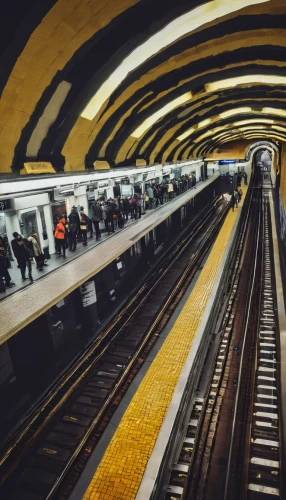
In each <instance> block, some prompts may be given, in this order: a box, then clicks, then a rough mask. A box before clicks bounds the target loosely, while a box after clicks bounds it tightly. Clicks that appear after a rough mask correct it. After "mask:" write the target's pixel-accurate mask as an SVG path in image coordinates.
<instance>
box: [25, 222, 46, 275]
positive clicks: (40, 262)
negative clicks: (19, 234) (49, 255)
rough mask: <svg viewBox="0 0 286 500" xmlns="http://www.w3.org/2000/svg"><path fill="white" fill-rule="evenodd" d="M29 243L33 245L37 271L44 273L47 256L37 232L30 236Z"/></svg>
mask: <svg viewBox="0 0 286 500" xmlns="http://www.w3.org/2000/svg"><path fill="white" fill-rule="evenodd" d="M28 241H29V242H30V243H31V245H32V249H33V257H35V261H36V263H37V269H39V271H42V270H43V268H44V266H46V264H45V255H44V252H43V250H42V247H41V245H40V242H39V237H38V235H37V233H36V232H35V231H34V232H33V233H32V234H31V235H30V236H29V238H28Z"/></svg>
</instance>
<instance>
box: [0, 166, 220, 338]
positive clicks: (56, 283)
mask: <svg viewBox="0 0 286 500" xmlns="http://www.w3.org/2000/svg"><path fill="white" fill-rule="evenodd" d="M219 176H220V174H219V173H215V174H214V175H213V176H212V177H210V178H209V179H208V180H206V181H204V182H201V183H200V184H197V185H196V186H195V187H194V188H192V189H190V190H189V191H187V192H185V193H183V194H181V195H180V196H178V197H177V198H175V199H174V200H172V201H171V202H169V203H166V204H165V205H163V206H161V207H158V209H154V210H153V211H152V212H149V213H148V214H147V215H146V216H144V217H142V218H141V219H140V220H138V221H136V222H135V223H132V224H130V225H128V226H127V227H126V228H124V229H123V230H120V232H119V231H117V232H116V233H115V234H114V236H112V237H110V236H109V237H108V236H106V237H105V238H102V240H100V241H99V242H97V243H96V244H95V245H94V246H93V247H92V246H91V245H90V246H89V247H88V248H87V249H85V251H84V252H83V253H81V255H78V256H77V255H76V256H75V258H72V259H71V260H70V261H67V262H65V264H64V265H63V259H62V257H61V258H59V265H54V266H53V265H49V271H46V272H45V271H44V272H45V275H43V277H41V279H37V280H35V282H34V283H33V284H31V285H28V286H26V287H25V288H24V289H20V290H19V291H16V293H12V294H11V295H10V296H8V297H7V298H6V299H4V300H3V301H2V302H1V313H2V317H3V318H4V320H3V321H1V324H0V344H2V343H3V342H5V341H6V340H8V339H9V338H10V337H12V336H13V335H14V334H15V333H17V332H18V331H20V330H21V329H22V328H23V327H24V326H26V325H28V324H29V323H31V322H32V321H33V320H34V319H36V318H37V317H39V316H40V315H41V314H43V313H44V312H46V311H47V310H48V309H49V308H51V307H52V306H53V305H54V304H57V303H58V302H59V301H60V300H62V299H63V298H64V297H66V296H67V295H68V294H69V293H71V292H72V291H73V290H75V289H76V288H77V287H78V286H80V285H81V284H83V283H84V282H86V281H87V280H88V279H90V278H91V277H93V276H94V275H95V274H96V273H98V272H99V271H100V270H102V269H103V268H105V267H106V266H107V265H108V264H109V263H111V262H113V261H114V260H115V259H116V258H117V257H119V256H120V255H122V254H123V253H124V252H125V251H126V250H128V249H129V248H130V247H131V246H132V245H134V244H135V243H136V242H137V241H138V240H140V239H141V238H142V237H143V236H145V234H147V233H149V232H150V231H152V230H153V229H154V228H155V227H156V226H158V225H159V224H160V223H161V222H163V221H164V220H166V219H167V218H168V217H169V216H170V215H171V214H172V213H174V212H175V211H176V210H178V209H179V208H180V207H181V206H183V205H184V204H185V203H187V202H189V201H190V200H191V199H192V198H194V197H195V196H196V195H198V194H199V193H200V192H201V191H203V190H204V189H205V188H206V186H209V185H210V184H212V183H213V182H214V181H215V180H216V179H217V178H218V177H219ZM111 241H112V245H111ZM55 259H56V262H58V259H57V258H55ZM67 260H68V259H67ZM14 267H15V264H14ZM15 270H17V271H19V270H18V269H17V268H16V269H15ZM52 271H56V280H55V272H52ZM12 291H13V289H12ZM19 294H21V295H19ZM15 311H17V314H15Z"/></svg>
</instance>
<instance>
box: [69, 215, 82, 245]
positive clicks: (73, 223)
mask: <svg viewBox="0 0 286 500" xmlns="http://www.w3.org/2000/svg"><path fill="white" fill-rule="evenodd" d="M68 220H69V231H70V247H69V249H70V251H71V252H75V250H76V242H77V235H78V232H79V226H80V220H79V215H78V211H77V208H76V206H75V205H74V206H73V207H72V209H71V213H70V214H69V216H68Z"/></svg>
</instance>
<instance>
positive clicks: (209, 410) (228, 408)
mask: <svg viewBox="0 0 286 500" xmlns="http://www.w3.org/2000/svg"><path fill="white" fill-rule="evenodd" d="M260 193H262V194H260ZM269 195H270V191H268V189H264V190H261V189H259V187H258V186H254V189H253V190H252V194H251V201H250V207H249V209H248V215H247V217H246V220H245V223H244V229H243V230H242V234H241V238H240V243H239V245H238V250H237V255H236V261H235V264H234V278H233V282H232V287H231V291H230V295H229V299H228V301H227V304H226V309H225V312H224V316H223V319H222V321H221V324H220V331H221V340H220V343H219V348H218V352H217V356H216V359H215V363H214V367H213V372H212V374H211V377H210V382H209V389H208V392H207V394H206V395H205V398H204V399H201V401H200V404H199V407H198V402H197V401H195V404H194V407H193V408H192V413H191V414H190V425H189V427H188V434H187V436H186V440H185V441H184V444H183V450H184V449H185V450H186V449H187V450H188V453H185V454H182V455H181V456H180V458H179V461H178V463H177V464H176V467H175V469H174V470H173V472H172V475H171V480H170V484H169V487H168V490H167V494H166V499H170V498H172V499H175V498H176V499H181V498H184V499H185V498H186V499H188V500H191V499H192V500H193V499H196V500H200V499H201V500H202V499H206V500H212V499H217V498H220V499H224V500H240V499H249V500H260V499H264V500H268V498H269V499H270V498H274V497H276V498H281V497H280V476H279V471H280V440H279V404H278V374H277V341H278V339H277V334H278V326H277V325H278V323H277V317H276V314H277V311H276V294H275V277H274V276H275V275H274V267H273V265H274V264H273V249H272V235H271V219H270V208H269ZM250 212H251V213H250ZM198 408H199V410H200V411H199V414H197V418H195V419H194V411H198ZM182 457H183V459H182ZM182 467H183V469H181V468H182ZM176 469H177V470H176Z"/></svg>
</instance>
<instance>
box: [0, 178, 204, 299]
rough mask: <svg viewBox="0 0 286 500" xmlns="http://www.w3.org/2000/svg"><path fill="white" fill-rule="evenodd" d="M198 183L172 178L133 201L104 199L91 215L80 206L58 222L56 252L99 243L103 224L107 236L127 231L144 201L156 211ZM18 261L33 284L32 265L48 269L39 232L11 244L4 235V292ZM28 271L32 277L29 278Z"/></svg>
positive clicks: (0, 251) (0, 280)
mask: <svg viewBox="0 0 286 500" xmlns="http://www.w3.org/2000/svg"><path fill="white" fill-rule="evenodd" d="M195 184H196V178H195V176H194V175H191V176H188V175H183V176H182V177H181V178H180V179H172V180H169V181H168V182H164V183H152V182H150V184H149V185H147V186H146V191H145V193H144V194H143V195H139V194H136V193H135V194H134V195H133V196H132V197H129V198H128V197H120V196H118V197H116V198H110V199H109V200H105V199H104V198H103V197H100V198H99V199H98V200H96V201H94V203H93V204H92V205H91V207H90V212H89V215H87V213H86V212H85V209H84V207H80V211H78V208H77V207H76V206H73V207H72V209H71V212H70V214H69V215H68V216H67V215H66V214H63V215H62V216H61V217H60V218H59V219H58V220H57V221H56V223H55V226H56V227H55V234H54V236H55V246H56V253H57V254H58V255H62V257H63V258H65V257H66V250H67V249H69V251H71V252H75V251H76V248H77V244H78V243H82V244H83V245H85V246H86V245H87V243H88V236H89V238H93V234H94V233H95V237H96V240H99V239H100V238H101V229H100V225H101V222H102V221H103V222H104V226H105V230H106V232H107V234H111V233H114V231H115V230H116V229H117V228H118V229H123V228H124V225H125V223H126V222H127V221H128V220H129V219H133V220H137V219H140V218H141V212H142V200H143V199H144V206H145V210H153V209H154V208H156V207H158V206H159V205H163V203H165V202H167V201H170V200H172V199H173V198H174V197H175V196H178V195H179V194H182V193H184V192H185V191H187V190H188V189H190V188H191V187H193V186H194V185H195ZM14 258H15V259H16V261H17V265H18V268H19V269H20V273H21V277H22V280H23V281H25V280H27V279H29V280H30V281H33V276H32V263H35V264H36V268H37V270H38V271H42V270H43V269H44V267H46V266H47V260H46V259H45V255H44V252H43V249H42V246H41V243H40V238H39V235H38V234H37V233H36V232H35V231H33V232H32V233H31V234H30V236H29V237H27V238H24V237H23V236H22V235H21V234H19V233H17V232H14V233H13V240H12V241H11V245H10V244H9V241H8V238H7V236H5V237H1V236H0V292H4V291H5V290H6V288H10V287H13V286H16V284H15V283H14V282H13V281H12V279H11V276H10V273H9V268H10V267H11V261H14ZM27 272H28V276H26V273H27Z"/></svg>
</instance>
